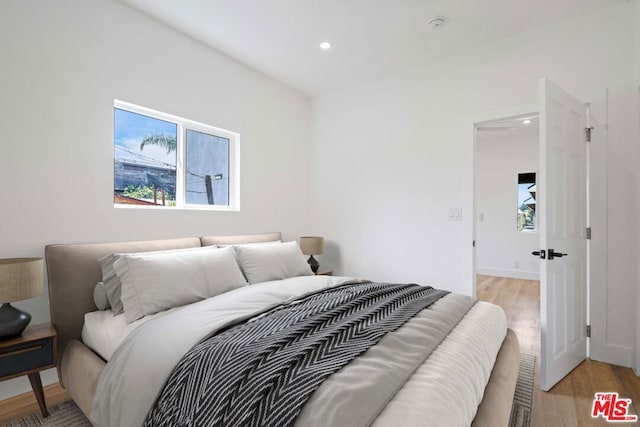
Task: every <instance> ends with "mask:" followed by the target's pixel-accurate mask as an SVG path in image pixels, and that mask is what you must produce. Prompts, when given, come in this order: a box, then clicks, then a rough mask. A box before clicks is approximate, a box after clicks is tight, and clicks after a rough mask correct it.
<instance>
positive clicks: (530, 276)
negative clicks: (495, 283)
mask: <svg viewBox="0 0 640 427" xmlns="http://www.w3.org/2000/svg"><path fill="white" fill-rule="evenodd" d="M476 273H477V274H482V275H485V276H497V277H508V278H511V279H523V280H540V272H539V271H523V270H507V269H501V268H484V267H477V268H476Z"/></svg>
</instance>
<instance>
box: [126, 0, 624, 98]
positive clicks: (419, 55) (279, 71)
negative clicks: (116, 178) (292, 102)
mask: <svg viewBox="0 0 640 427" xmlns="http://www.w3.org/2000/svg"><path fill="white" fill-rule="evenodd" d="M122 1H123V2H125V3H127V4H129V5H131V6H133V7H135V8H137V9H139V10H141V11H142V12H144V13H147V14H148V15H151V16H153V17H155V18H156V19H158V20H160V21H162V22H164V23H166V24H168V25H169V26H171V27H173V28H175V29H177V30H179V31H181V32H183V33H185V34H187V35H189V36H191V37H193V38H195V39H197V40H199V41H201V42H203V43H205V44H207V45H209V46H211V47H212V48H214V49H216V50H218V51H221V52H223V53H224V54H226V55H228V56H230V57H232V58H234V59H236V60H238V61H240V62H242V63H244V64H247V65H248V66H250V67H252V68H254V69H256V70H259V71H261V72H262V73H264V74H266V75H268V76H270V77H272V78H274V79H276V80H278V81H280V82H282V83H284V84H286V85H288V86H291V87H293V88H294V89H296V90H298V91H300V92H302V93H304V94H307V95H310V96H313V95H317V94H321V93H323V92H326V91H329V90H331V89H334V88H336V87H340V86H344V85H348V84H351V83H353V82H355V81H359V80H362V79H363V78H372V77H376V76H381V75H384V74H388V73H392V72H394V71H397V70H401V69H405V68H408V67H411V66H414V65H417V64H424V63H427V64H428V62H429V61H434V60H435V59H437V58H438V57H440V56H442V55H445V54H448V53H452V52H457V51H462V50H465V49H470V48H473V47H474V46H477V45H480V44H482V43H486V42H489V41H492V40H499V39H503V38H506V37H510V36H513V35H515V34H518V33H522V32H526V31H529V30H532V29H534V28H536V27H540V26H544V25H547V24H549V23H550V21H551V20H561V19H565V18H566V17H568V16H571V15H576V14H581V13H585V12H587V11H589V10H592V9H596V8H602V7H607V6H611V5H612V4H614V3H619V2H622V1H625V0H529V1H523V0H519V1H513V0H122ZM439 15H442V16H445V17H446V20H447V21H446V23H445V25H444V26H442V28H441V29H440V30H439V31H433V30H431V28H430V27H429V25H428V21H429V20H430V19H431V18H433V17H436V16H439ZM323 40H327V41H330V42H331V43H332V44H333V47H332V48H331V49H330V50H329V51H322V50H321V49H320V48H319V44H320V42H321V41H323Z"/></svg>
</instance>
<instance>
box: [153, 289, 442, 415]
mask: <svg viewBox="0 0 640 427" xmlns="http://www.w3.org/2000/svg"><path fill="white" fill-rule="evenodd" d="M446 294H448V292H446V291H440V290H437V289H433V288H431V287H423V286H418V285H395V284H381V283H371V282H362V283H356V284H348V285H343V286H339V287H336V288H330V289H326V290H323V291H319V292H317V293H313V294H311V295H307V296H304V297H302V298H299V299H297V300H295V301H293V302H289V303H285V304H282V305H280V306H278V307H276V308H274V309H271V310H269V311H267V312H265V313H263V314H261V315H259V316H256V317H254V318H253V319H251V320H249V321H247V322H245V323H242V324H239V325H235V326H232V327H230V328H228V329H226V330H224V331H222V332H220V333H218V334H217V335H214V336H212V337H210V338H208V339H206V340H204V341H203V342H201V343H200V344H198V345H196V346H195V347H194V348H192V349H191V350H190V351H189V352H188V353H187V354H186V355H185V356H184V358H183V359H182V360H181V361H180V362H179V363H178V365H177V366H176V367H175V369H174V370H173V372H172V373H171V375H170V376H169V379H168V380H167V382H166V384H165V386H164V388H163V390H162V392H161V393H160V395H159V396H158V399H157V400H156V403H155V405H154V406H153V408H152V409H151V411H150V412H149V414H148V415H147V418H146V420H145V423H144V425H145V426H167V427H168V426H292V425H293V424H294V422H295V419H296V417H297V415H298V414H299V413H300V411H301V410H302V407H303V406H304V404H305V403H306V401H307V400H308V399H309V398H310V396H311V395H312V394H313V392H314V391H315V390H316V389H317V388H318V387H319V386H320V385H321V384H322V382H323V381H324V380H325V379H326V378H327V377H329V376H330V375H331V374H333V373H335V372H337V371H338V370H340V369H341V368H343V367H344V366H345V365H347V364H348V363H349V362H350V361H352V360H353V359H355V358H356V357H358V356H359V355H361V354H362V353H364V352H365V351H367V349H369V348H370V347H372V346H373V345H375V344H376V343H377V342H378V341H379V340H380V339H381V338H382V337H383V336H384V335H385V334H386V333H388V332H391V331H395V330H396V329H398V328H400V327H401V326H402V325H403V324H404V323H406V322H407V321H408V320H409V319H411V318H412V317H413V316H415V315H416V314H417V313H419V312H420V311H421V310H423V309H424V308H426V307H428V306H430V305H431V304H433V303H434V302H436V301H437V300H439V299H440V298H442V297H443V296H445V295H446ZM169 345H170V343H169Z"/></svg>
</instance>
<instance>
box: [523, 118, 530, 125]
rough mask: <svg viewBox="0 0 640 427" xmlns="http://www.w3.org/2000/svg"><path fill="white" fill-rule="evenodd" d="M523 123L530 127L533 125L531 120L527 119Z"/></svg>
mask: <svg viewBox="0 0 640 427" xmlns="http://www.w3.org/2000/svg"><path fill="white" fill-rule="evenodd" d="M522 123H523V124H525V125H528V124H530V123H531V120H529V119H527V120H525V121H523V122H522Z"/></svg>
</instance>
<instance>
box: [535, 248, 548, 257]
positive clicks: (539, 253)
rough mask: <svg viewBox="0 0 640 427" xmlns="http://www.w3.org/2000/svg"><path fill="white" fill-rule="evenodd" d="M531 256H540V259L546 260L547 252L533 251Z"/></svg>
mask: <svg viewBox="0 0 640 427" xmlns="http://www.w3.org/2000/svg"><path fill="white" fill-rule="evenodd" d="M531 255H535V256H539V257H540V259H545V258H546V255H547V254H546V252H545V250H544V249H542V250H540V251H533V252H531Z"/></svg>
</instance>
